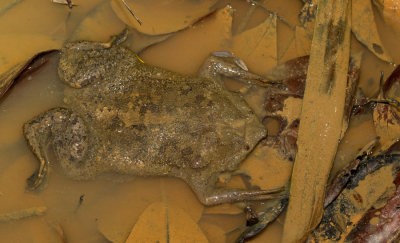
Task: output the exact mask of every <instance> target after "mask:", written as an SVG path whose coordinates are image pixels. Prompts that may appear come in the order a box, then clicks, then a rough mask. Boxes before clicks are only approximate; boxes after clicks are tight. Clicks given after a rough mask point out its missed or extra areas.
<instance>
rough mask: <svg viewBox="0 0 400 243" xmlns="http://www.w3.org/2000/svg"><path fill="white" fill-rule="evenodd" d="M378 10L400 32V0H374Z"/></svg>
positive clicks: (386, 21) (387, 22)
mask: <svg viewBox="0 0 400 243" xmlns="http://www.w3.org/2000/svg"><path fill="white" fill-rule="evenodd" d="M372 2H373V3H374V4H375V6H376V7H377V9H378V12H379V13H380V14H381V15H382V16H383V19H384V21H385V23H386V24H388V25H389V26H390V27H391V28H392V29H393V30H394V31H395V32H396V33H397V34H400V22H399V18H400V9H399V7H400V6H399V5H400V3H399V1H398V0H373V1H372Z"/></svg>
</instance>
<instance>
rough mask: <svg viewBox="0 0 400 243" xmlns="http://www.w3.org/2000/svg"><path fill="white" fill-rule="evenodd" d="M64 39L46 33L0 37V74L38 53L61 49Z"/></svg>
mask: <svg viewBox="0 0 400 243" xmlns="http://www.w3.org/2000/svg"><path fill="white" fill-rule="evenodd" d="M61 45H62V40H59V39H53V38H51V37H49V36H44V35H23V34H9V35H2V36H1V38H0V57H2V58H1V59H0V76H2V75H3V74H4V73H6V72H9V71H10V70H12V69H13V68H15V67H16V66H18V65H22V63H26V62H27V60H30V59H31V58H32V57H33V56H35V55H36V54H37V53H40V52H43V51H47V50H53V49H60V48H61Z"/></svg>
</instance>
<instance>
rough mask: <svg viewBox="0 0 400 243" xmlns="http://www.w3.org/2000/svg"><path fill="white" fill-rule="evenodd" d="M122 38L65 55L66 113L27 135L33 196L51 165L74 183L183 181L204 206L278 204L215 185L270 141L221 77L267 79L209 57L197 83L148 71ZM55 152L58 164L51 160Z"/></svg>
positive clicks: (258, 193)
mask: <svg viewBox="0 0 400 243" xmlns="http://www.w3.org/2000/svg"><path fill="white" fill-rule="evenodd" d="M124 37H126V32H125V33H123V34H121V35H120V36H117V37H114V38H113V39H112V40H111V41H110V42H109V43H95V42H87V41H79V42H73V43H68V44H66V45H65V47H64V48H63V49H62V50H61V57H60V61H59V66H58V74H59V77H60V79H61V80H62V81H63V82H65V83H66V85H65V91H64V95H65V97H64V106H63V107H57V108H54V109H51V110H48V111H46V112H44V113H43V114H41V115H39V116H37V117H35V118H34V119H32V120H31V121H29V122H27V123H26V124H25V125H24V128H23V130H24V135H25V138H26V140H27V141H28V144H29V145H30V147H31V149H32V151H33V152H34V154H35V155H36V156H37V158H38V159H39V161H40V167H39V169H38V171H37V172H35V174H34V175H32V177H31V178H30V180H29V181H30V188H32V189H35V188H37V187H39V186H40V185H41V184H42V182H43V179H44V178H45V177H46V175H47V173H48V168H49V164H50V163H59V165H60V167H61V168H62V169H63V172H64V173H65V174H67V175H68V176H70V177H72V178H74V179H90V178H93V177H95V176H96V175H98V174H101V173H121V174H131V175H138V176H164V175H165V176H174V177H178V178H181V179H183V180H184V181H186V183H188V185H190V187H191V188H192V189H193V191H194V192H195V193H196V195H197V197H198V198H199V200H200V201H201V202H202V203H203V204H205V205H213V204H219V203H225V202H235V201H241V200H260V199H268V198H271V197H274V195H273V194H271V193H272V192H274V191H265V190H241V189H228V188H217V187H216V186H215V183H216V182H217V180H218V176H219V175H220V174H221V173H222V172H227V171H234V170H235V169H237V167H238V166H239V164H240V162H242V161H243V160H244V159H245V158H246V156H247V155H248V154H249V153H250V152H251V151H252V150H253V149H254V147H255V146H256V145H257V144H258V143H259V141H260V140H262V139H263V138H264V137H265V136H266V129H265V128H264V126H263V125H262V124H261V122H260V121H259V120H258V118H257V117H256V115H255V114H254V113H253V112H252V110H251V109H250V108H249V106H248V105H247V104H246V102H245V101H244V100H243V99H242V97H241V95H240V94H239V93H233V92H230V91H227V90H226V89H225V87H224V84H223V82H222V80H221V78H220V75H221V74H222V75H225V76H229V77H234V78H239V79H241V80H245V81H248V82H251V81H257V80H258V81H261V80H263V79H262V78H261V77H259V76H257V75H255V74H252V73H249V72H247V70H246V67H245V66H244V65H243V63H242V62H240V60H239V59H237V58H235V57H233V56H231V55H230V54H229V53H216V54H215V55H212V56H210V57H209V58H208V59H207V60H206V62H205V64H204V65H203V66H202V68H201V69H200V71H199V75H198V77H192V76H185V75H181V74H178V73H174V72H171V71H167V70H164V69H162V68H158V67H154V66H150V65H147V64H144V63H142V62H141V60H139V59H138V57H137V55H136V54H135V53H133V52H132V51H130V50H129V49H127V48H125V47H123V46H122V45H121V43H122V42H123V40H124ZM49 148H51V150H52V153H53V154H54V156H52V158H54V160H56V161H50V156H49V154H48V152H49ZM275 191H276V190H275ZM275 196H276V195H275Z"/></svg>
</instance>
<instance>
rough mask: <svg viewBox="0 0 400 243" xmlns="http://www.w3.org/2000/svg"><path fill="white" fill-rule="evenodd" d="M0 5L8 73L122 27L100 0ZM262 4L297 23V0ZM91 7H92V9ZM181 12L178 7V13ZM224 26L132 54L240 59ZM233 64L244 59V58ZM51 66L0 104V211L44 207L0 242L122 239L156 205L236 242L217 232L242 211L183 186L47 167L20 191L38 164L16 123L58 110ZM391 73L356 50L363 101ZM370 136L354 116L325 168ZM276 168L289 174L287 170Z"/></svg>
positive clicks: (282, 34) (282, 42)
mask: <svg viewBox="0 0 400 243" xmlns="http://www.w3.org/2000/svg"><path fill="white" fill-rule="evenodd" d="M113 1H114V0H113ZM5 2H9V3H10V4H9V8H8V10H7V11H4V12H2V11H0V30H1V35H0V59H3V61H4V60H5V61H4V62H3V64H4V63H5V64H4V65H3V67H2V69H1V71H4V70H5V69H7V68H10V66H7V63H11V64H12V63H13V62H14V63H15V60H20V59H23V57H29V56H31V55H33V54H35V53H37V52H40V51H43V50H47V49H53V48H59V47H60V46H61V44H62V43H63V42H64V41H65V40H66V39H69V38H72V39H80V38H81V37H82V38H84V37H87V38H90V39H93V40H101V41H105V40H107V39H108V36H110V35H111V34H115V33H118V32H119V31H120V30H122V29H123V28H124V26H125V24H124V23H123V22H122V21H120V20H119V19H118V17H117V16H116V15H115V14H113V11H112V8H111V5H110V4H109V1H100V0H86V1H78V0H76V3H77V4H78V5H79V6H77V7H74V8H73V9H72V10H71V11H70V10H68V8H67V7H65V6H62V5H58V4H52V3H51V2H50V1H34V0H23V1H5ZM132 2H135V1H132ZM229 2H230V3H231V4H232V6H233V9H234V12H233V22H232V30H233V32H234V33H235V30H236V29H237V28H239V26H240V23H241V20H242V19H243V17H244V16H245V14H246V12H247V10H248V8H249V4H248V3H247V2H245V1H239V0H234V1H229ZM266 2H267V4H266V6H267V7H270V8H272V9H273V10H276V11H278V13H279V15H280V16H281V17H282V18H284V19H285V20H286V21H287V23H289V24H291V25H296V24H298V20H297V17H296V16H295V15H296V13H297V12H298V11H299V9H300V8H301V3H300V1H295V0H286V1H279V4H277V3H273V2H272V1H266ZM11 3H15V5H12V4H11ZM226 3H227V1H226V2H223V3H219V4H218V6H221V8H222V7H223V6H224V5H225V4H226ZM2 4H3V3H2ZM101 4H103V5H101ZM4 6H6V5H4ZM7 6H8V5H7ZM96 6H102V7H98V8H97V9H96ZM1 7H3V5H1V4H0V10H1ZM185 7H187V6H186V5H185ZM181 11H187V9H185V8H182V9H181ZM98 16H101V18H100V17H98ZM267 16H269V13H268V12H267V11H265V10H263V9H262V8H256V9H255V12H254V14H253V16H252V17H251V18H250V21H249V23H248V25H247V27H246V29H249V28H253V27H255V26H257V25H258V24H260V23H262V22H263V21H264V20H265V19H266V17H267ZM159 21H164V22H165V21H168V19H160V20H159ZM171 21H172V20H171ZM224 21H225V22H224ZM226 21H227V20H226V19H224V17H221V18H217V17H215V15H214V16H211V17H209V18H206V19H204V20H202V21H201V22H199V23H197V24H196V25H195V26H194V27H192V28H189V29H185V30H182V31H180V32H178V33H175V34H173V35H172V36H171V37H170V38H169V39H168V40H166V41H164V42H162V43H158V44H155V45H154V46H151V47H149V48H147V49H146V50H144V51H143V52H141V53H140V57H141V58H142V59H143V60H144V61H145V62H147V63H150V64H153V65H157V66H161V67H165V68H167V69H170V70H173V71H177V72H180V73H185V74H195V73H196V71H197V69H198V68H199V66H200V65H201V63H202V61H203V60H204V59H205V57H206V56H207V55H208V54H209V53H210V52H211V51H217V50H233V52H234V53H240V52H241V50H240V49H243V47H242V46H234V45H232V37H231V36H230V33H228V32H229V31H227V26H226V25H227V22H226ZM287 23H283V22H282V21H280V20H278V21H277V28H278V32H277V33H276V35H277V38H278V41H277V57H278V63H282V62H284V61H286V60H288V59H289V58H293V57H296V51H295V50H289V51H288V52H286V50H288V45H289V44H290V43H289V41H288V39H290V36H292V35H293V30H292V29H290V28H289V27H288V24H287ZM378 25H379V27H380V29H381V30H382V33H381V34H382V35H383V36H384V37H385V38H383V39H384V43H385V44H387V45H388V47H390V48H392V49H391V50H393V53H392V56H393V57H394V58H395V61H397V62H398V61H399V60H400V55H397V54H398V53H400V49H399V48H397V47H396V46H395V44H396V43H395V42H394V39H395V37H393V35H392V34H390V31H389V29H388V27H385V26H383V23H382V20H380V19H379V18H378ZM88 26H89V27H90V26H91V27H93V28H88ZM229 29H230V28H228V30H229ZM128 41H130V40H128ZM128 45H129V43H128ZM235 48H237V49H235ZM352 49H353V51H355V50H357V51H358V50H364V51H365V48H364V47H363V46H361V45H360V44H359V43H358V42H357V41H356V40H353V42H352ZM242 58H243V59H245V60H246V57H242ZM11 64H10V65H11ZM267 64H268V65H269V66H268V65H267ZM267 64H265V65H264V64H263V65H264V66H261V67H260V65H258V66H257V64H252V65H250V69H252V70H264V71H267V70H268V69H269V68H271V67H272V66H273V63H272V64H271V63H267ZM275 64H276V63H275ZM56 65H57V56H56V55H55V56H54V57H53V58H52V59H51V60H50V61H49V62H48V63H47V64H46V65H45V66H43V67H42V68H41V69H39V70H38V71H36V72H35V73H33V74H31V75H29V76H28V77H26V78H25V79H23V80H20V81H19V82H18V84H17V85H15V86H14V87H13V88H12V89H11V90H10V91H9V93H8V94H7V96H6V97H4V98H3V99H2V100H1V101H0V215H1V214H4V213H8V212H13V211H18V210H22V209H26V208H31V207H37V206H45V207H47V211H46V213H45V215H43V216H38V217H31V218H27V219H23V220H18V221H12V222H6V223H0V237H1V238H0V241H1V242H62V241H63V240H66V241H67V242H108V241H109V240H110V241H115V242H123V241H124V240H125V239H126V237H127V234H129V232H130V230H131V229H132V227H133V226H134V225H135V223H136V222H137V220H138V219H139V217H140V214H141V213H142V212H143V211H144V210H145V209H146V207H148V206H149V205H150V204H152V203H154V202H164V203H167V204H168V205H174V206H176V207H178V208H180V209H182V210H183V211H184V212H186V213H187V214H188V215H189V216H190V217H191V219H193V221H194V222H198V225H199V226H200V229H201V230H202V231H203V233H204V234H205V235H206V236H207V237H208V240H209V241H210V242H221V241H228V242H231V241H232V240H233V239H234V237H236V235H235V234H234V233H233V234H227V235H226V236H225V234H226V233H228V232H231V231H233V230H235V229H236V228H237V227H239V226H240V225H242V224H243V223H244V216H243V214H241V213H240V212H239V211H238V210H234V209H230V210H227V211H228V212H229V213H228V214H222V213H221V211H223V209H217V210H216V213H215V212H210V211H209V209H205V208H204V207H203V206H202V205H201V204H200V203H199V202H198V201H197V198H196V197H195V195H194V194H193V193H192V191H191V190H190V188H189V187H188V186H187V185H185V184H184V183H183V182H182V181H180V180H177V179H172V178H130V177H123V178H122V177H101V178H98V179H96V180H94V181H73V180H70V179H68V178H66V177H65V176H63V175H62V174H60V173H58V171H57V169H56V168H52V170H51V173H50V176H49V178H48V181H47V184H46V186H45V188H44V189H43V190H42V191H41V192H37V193H35V192H26V191H25V187H26V178H28V177H29V176H30V175H31V174H32V173H33V172H34V170H35V169H36V168H37V166H38V162H37V160H36V158H35V157H34V156H33V154H32V153H31V151H30V150H29V148H28V146H27V145H26V144H25V141H24V139H23V137H22V124H23V123H24V122H26V121H27V120H29V119H31V118H32V117H34V116H35V115H37V114H39V113H41V112H43V111H45V110H46V109H49V108H52V107H55V106H57V105H58V104H61V102H62V87H63V85H62V84H61V83H60V82H59V80H58V77H57V73H56ZM392 69H393V66H391V65H389V64H386V63H384V62H382V61H380V60H379V59H377V58H376V57H375V56H374V55H373V54H371V53H369V52H365V53H364V58H363V61H362V70H361V80H360V87H361V88H362V89H363V90H364V91H365V93H366V94H367V95H373V94H375V93H376V92H377V91H378V89H379V87H378V82H377V81H378V80H379V73H380V71H381V70H384V71H385V72H386V73H390V71H391V70H392ZM373 130H374V129H373V124H372V121H371V117H370V116H363V117H358V118H357V119H356V120H354V121H353V122H352V124H351V128H350V130H349V132H348V134H347V135H346V137H345V138H344V139H343V140H342V144H341V145H340V149H341V152H340V153H339V154H338V156H337V158H336V162H335V165H334V171H337V170H338V169H339V168H341V167H342V166H343V165H344V164H345V163H347V162H348V161H349V160H350V159H351V158H352V156H354V155H355V154H356V153H357V150H358V149H359V148H360V147H362V146H363V145H364V144H365V143H367V142H368V141H370V140H371V139H372V138H373V137H374V136H375V133H374V131H373ZM282 168H284V169H282ZM282 168H280V169H282V170H285V171H290V168H291V165H285V166H282ZM266 174H268V175H269V177H270V180H271V181H273V180H275V181H279V182H276V184H277V185H275V186H279V184H284V183H285V180H287V176H286V177H285V178H283V179H282V178H279V176H282V175H283V174H285V173H281V174H280V173H278V175H275V176H276V177H274V174H275V173H274V172H271V171H268V172H266ZM286 174H287V173H286ZM80 200H81V203H80ZM218 210H221V211H218ZM283 218H284V217H283V216H280V217H279V218H278V220H277V221H276V222H275V223H274V224H272V225H271V226H269V227H268V228H267V230H265V231H264V232H263V233H262V234H261V235H260V236H259V237H258V238H256V239H254V240H253V241H251V242H265V241H267V242H279V241H280V235H281V232H282V224H283Z"/></svg>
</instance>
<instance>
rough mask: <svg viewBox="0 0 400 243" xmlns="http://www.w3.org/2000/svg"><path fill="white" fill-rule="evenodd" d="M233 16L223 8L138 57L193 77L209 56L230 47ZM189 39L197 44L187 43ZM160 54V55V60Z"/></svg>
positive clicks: (230, 11)
mask: <svg viewBox="0 0 400 243" xmlns="http://www.w3.org/2000/svg"><path fill="white" fill-rule="evenodd" d="M232 13H233V9H232V7H230V6H226V7H225V8H223V9H221V10H219V11H217V12H216V13H215V14H213V15H212V16H210V17H209V18H207V19H204V20H203V21H201V22H199V23H197V24H196V25H195V26H193V28H188V29H186V30H184V31H181V32H179V33H176V34H175V35H174V36H173V37H172V38H170V39H169V40H168V43H160V44H158V45H156V46H152V47H151V48H148V49H146V50H145V51H144V52H143V53H142V54H141V55H140V56H141V58H142V59H143V60H144V61H145V62H147V63H149V64H152V65H154V66H163V67H164V68H166V69H169V70H171V71H175V72H178V73H183V74H195V73H196V72H197V71H198V70H199V68H200V66H201V65H202V64H203V62H204V60H205V59H206V58H207V56H208V55H209V53H211V52H213V51H221V50H226V49H228V48H229V46H230V39H231V36H232V33H231V28H232ZM188 39H190V40H196V41H190V42H188V41H187V40H188ZM197 40H202V41H201V42H200V41H197ZM160 52H162V53H163V56H161V57H160ZM155 57H157V58H155ZM148 60H153V61H152V62H149V61H148ZM182 63H185V65H182Z"/></svg>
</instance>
